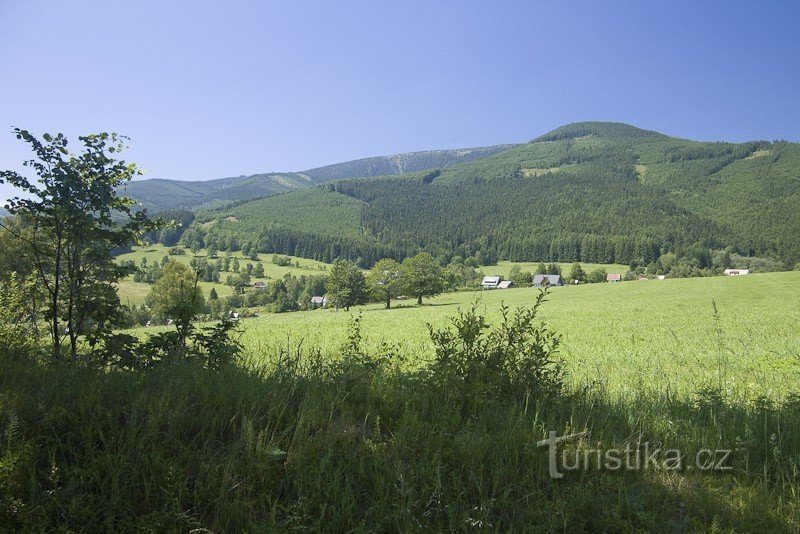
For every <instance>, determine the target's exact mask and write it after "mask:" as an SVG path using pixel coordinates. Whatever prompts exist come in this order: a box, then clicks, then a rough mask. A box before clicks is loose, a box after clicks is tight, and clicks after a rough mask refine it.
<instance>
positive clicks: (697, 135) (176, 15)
mask: <svg viewBox="0 0 800 534" xmlns="http://www.w3.org/2000/svg"><path fill="white" fill-rule="evenodd" d="M556 4H561V3H556V2H522V1H520V2H507V1H499V2H486V1H475V2H465V1H459V2H447V1H437V2H380V1H377V2H376V1H363V2H350V1H341V2H330V1H327V2H307V1H303V0H293V1H291V2H289V1H286V2H272V3H269V2H236V1H225V2H222V1H220V2H189V1H186V2H177V1H175V2H149V1H136V2H109V1H107V0H104V1H101V2H77V1H76V2H44V1H31V2H14V1H11V0H0V35H3V38H2V39H1V40H0V72H1V73H2V78H1V79H2V83H0V103H1V104H0V167H2V168H19V162H20V161H21V160H22V159H24V158H25V157H26V156H27V152H26V150H25V148H24V146H22V144H21V143H20V142H19V141H17V140H16V139H15V138H14V137H13V136H12V135H11V134H10V133H8V132H10V129H11V126H12V125H13V126H20V127H24V128H27V129H30V130H33V131H36V132H43V131H49V132H55V131H62V132H64V133H66V134H68V135H69V136H77V135H79V134H82V133H88V132H96V131H116V132H119V133H123V134H126V135H128V136H130V137H131V147H132V149H131V151H130V152H129V153H128V155H127V157H128V159H130V160H133V161H136V162H137V163H139V164H140V166H142V167H143V168H145V169H146V170H147V171H148V172H147V177H149V178H175V179H210V178H217V177H223V176H232V175H239V174H250V173H255V172H262V171H291V170H302V169H306V168H310V167H314V166H318V165H323V164H327V163H334V162H338V161H345V160H349V159H354V158H358V157H365V156H371V155H380V154H392V153H398V152H407V151H414V150H424V149H435V148H456V147H468V146H479V145H488V144H497V143H508V142H522V141H526V140H529V139H531V138H533V137H536V136H538V135H540V134H542V133H544V132H546V131H548V130H550V129H553V128H555V127H557V126H560V125H562V124H565V123H569V122H575V121H582V120H612V121H622V122H628V123H632V124H635V125H637V126H641V127H644V128H648V129H654V130H658V131H661V132H664V133H667V134H670V135H676V136H680V137H687V138H693V139H702V140H730V141H743V140H749V139H768V140H772V139H788V140H792V141H800V105H799V104H798V95H800V38H798V35H800V7H798V4H797V3H795V2H784V3H779V2H747V3H745V2H676V1H673V2H659V3H658V4H657V5H656V3H652V2H596V1H592V2H569V3H566V2H565V3H563V4H568V5H563V6H562V5H556ZM701 4H702V5H701ZM4 187H5V186H0V197H3V196H5V195H6V194H7V192H8V189H3V188H4Z"/></svg>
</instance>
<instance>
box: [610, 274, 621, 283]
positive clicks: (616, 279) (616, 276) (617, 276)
mask: <svg viewBox="0 0 800 534" xmlns="http://www.w3.org/2000/svg"><path fill="white" fill-rule="evenodd" d="M606 282H622V275H621V274H618V273H611V274H609V275H607V276H606Z"/></svg>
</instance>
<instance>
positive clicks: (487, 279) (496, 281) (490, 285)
mask: <svg viewBox="0 0 800 534" xmlns="http://www.w3.org/2000/svg"><path fill="white" fill-rule="evenodd" d="M499 285H500V277H499V276H484V277H483V281H482V282H481V287H482V288H484V289H497V286H499Z"/></svg>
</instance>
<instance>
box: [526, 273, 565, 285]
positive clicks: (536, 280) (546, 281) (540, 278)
mask: <svg viewBox="0 0 800 534" xmlns="http://www.w3.org/2000/svg"><path fill="white" fill-rule="evenodd" d="M563 285H564V282H563V281H562V280H561V275H560V274H537V275H536V276H534V277H533V287H542V286H563Z"/></svg>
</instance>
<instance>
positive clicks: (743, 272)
mask: <svg viewBox="0 0 800 534" xmlns="http://www.w3.org/2000/svg"><path fill="white" fill-rule="evenodd" d="M746 274H750V269H725V276H744V275H746Z"/></svg>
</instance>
